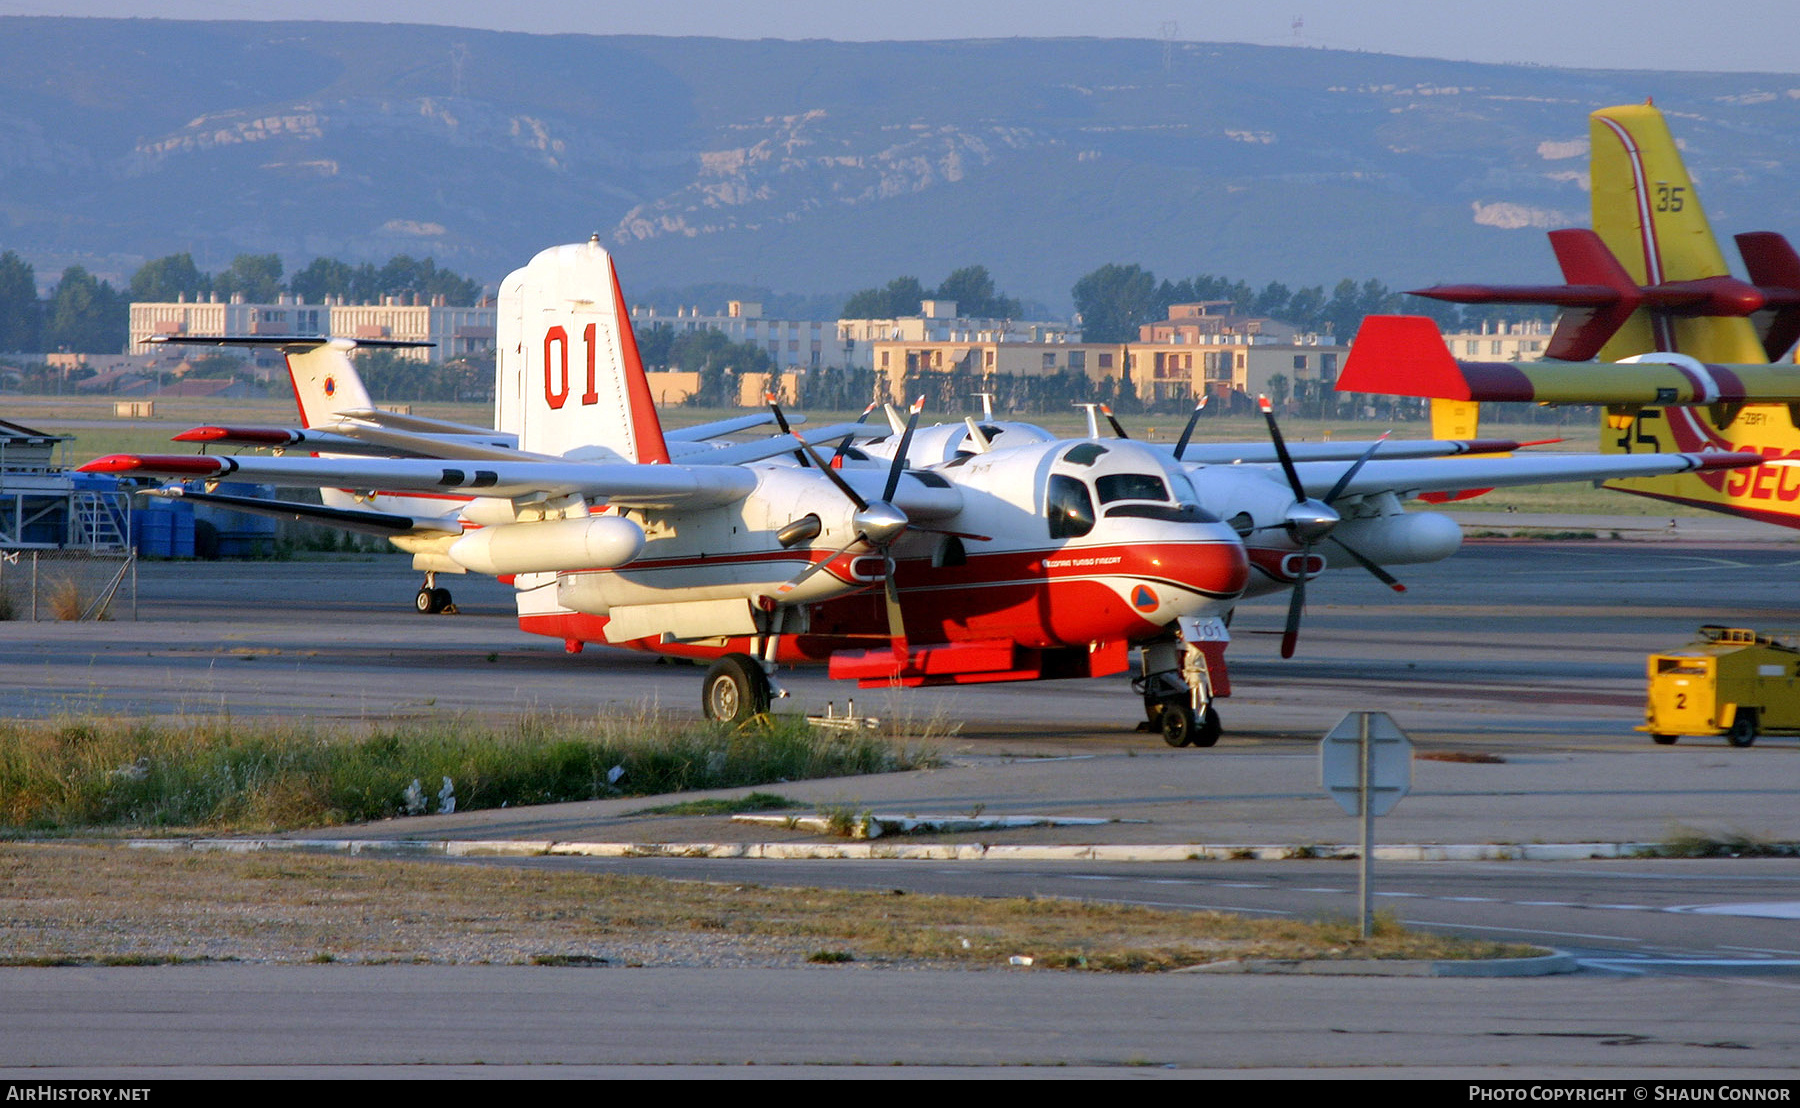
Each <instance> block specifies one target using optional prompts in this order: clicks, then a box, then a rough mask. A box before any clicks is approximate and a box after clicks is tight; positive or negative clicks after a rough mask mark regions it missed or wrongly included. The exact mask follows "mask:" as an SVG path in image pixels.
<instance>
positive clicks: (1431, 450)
mask: <svg viewBox="0 0 1800 1108" xmlns="http://www.w3.org/2000/svg"><path fill="white" fill-rule="evenodd" d="M1146 445H1148V446H1149V447H1150V448H1151V449H1153V450H1162V451H1164V452H1167V451H1169V450H1172V449H1173V447H1170V446H1168V445H1166V444H1164V443H1148V444H1146ZM1372 445H1373V440H1370V439H1365V440H1363V441H1362V442H1290V443H1288V444H1287V448H1288V455H1289V456H1290V457H1292V458H1293V459H1294V460H1295V461H1296V462H1352V461H1355V460H1356V459H1358V458H1360V457H1362V455H1363V452H1364V451H1366V450H1368V449H1369V447H1370V446H1372ZM1524 445H1525V444H1524V443H1521V442H1514V441H1512V440H1510V439H1417V440H1401V441H1395V440H1392V439H1390V440H1388V441H1387V442H1385V443H1383V444H1382V447H1381V456H1382V457H1383V458H1442V457H1446V456H1449V455H1455V454H1504V453H1507V452H1509V451H1513V450H1517V449H1519V448H1520V447H1521V446H1524ZM1280 460H1281V459H1280V458H1279V457H1278V456H1277V455H1276V453H1275V444H1274V443H1272V442H1193V443H1189V444H1188V448H1187V449H1186V450H1185V451H1183V452H1182V455H1181V462H1182V464H1183V465H1231V464H1233V463H1236V462H1244V463H1246V464H1250V463H1261V464H1269V465H1273V464H1275V463H1277V462H1279V461H1280Z"/></svg>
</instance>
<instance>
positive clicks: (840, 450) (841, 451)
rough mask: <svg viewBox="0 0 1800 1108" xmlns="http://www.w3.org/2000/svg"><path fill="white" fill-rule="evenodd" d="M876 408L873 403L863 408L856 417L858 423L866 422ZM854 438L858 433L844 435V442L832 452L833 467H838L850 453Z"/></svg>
mask: <svg viewBox="0 0 1800 1108" xmlns="http://www.w3.org/2000/svg"><path fill="white" fill-rule="evenodd" d="M874 410H875V405H874V404H873V403H871V404H870V405H869V406H868V407H866V408H864V409H863V410H862V415H859V416H857V417H856V422H858V423H864V422H866V421H867V420H868V418H869V413H870V412H872V411H874ZM854 438H856V434H855V432H852V433H850V434H848V435H845V436H844V441H843V442H840V443H838V445H837V449H836V450H835V451H833V452H832V454H831V468H833V469H836V468H837V467H838V463H840V462H842V461H843V460H844V455H845V454H848V453H849V452H850V442H851V440H852V439H854Z"/></svg>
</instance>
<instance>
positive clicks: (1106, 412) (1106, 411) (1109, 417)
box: [1100, 404, 1131, 439]
mask: <svg viewBox="0 0 1800 1108" xmlns="http://www.w3.org/2000/svg"><path fill="white" fill-rule="evenodd" d="M1100 414H1101V415H1103V416H1105V417H1106V422H1108V423H1110V424H1112V429H1113V434H1115V435H1117V436H1119V437H1120V438H1122V439H1128V438H1130V437H1131V436H1130V435H1127V434H1126V433H1125V428H1123V427H1121V426H1119V421H1118V420H1117V419H1115V418H1113V414H1112V409H1111V408H1109V407H1107V406H1106V405H1105V404H1102V405H1100Z"/></svg>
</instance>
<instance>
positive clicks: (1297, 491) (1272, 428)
mask: <svg viewBox="0 0 1800 1108" xmlns="http://www.w3.org/2000/svg"><path fill="white" fill-rule="evenodd" d="M1256 403H1257V406H1259V407H1260V408H1262V414H1263V419H1265V420H1267V421H1268V424H1269V438H1270V439H1271V440H1273V441H1274V443H1275V456H1276V457H1277V458H1280V459H1281V471H1282V472H1283V473H1285V474H1287V479H1288V488H1290V489H1292V490H1293V492H1294V499H1295V500H1297V501H1299V500H1305V499H1306V486H1305V485H1302V484H1301V483H1300V473H1299V471H1298V470H1296V469H1295V468H1294V456H1293V455H1292V454H1289V453H1288V448H1287V440H1286V439H1283V438H1282V437H1281V427H1280V426H1279V425H1278V424H1277V423H1276V422H1275V407H1274V405H1272V404H1270V403H1269V398H1268V397H1266V396H1259V397H1257V398H1256Z"/></svg>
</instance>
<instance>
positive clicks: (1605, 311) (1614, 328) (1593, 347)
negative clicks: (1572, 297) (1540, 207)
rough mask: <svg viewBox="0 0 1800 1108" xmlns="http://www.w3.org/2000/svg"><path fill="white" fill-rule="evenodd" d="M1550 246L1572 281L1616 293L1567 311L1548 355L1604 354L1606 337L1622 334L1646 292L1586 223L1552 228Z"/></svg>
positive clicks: (1575, 358)
mask: <svg viewBox="0 0 1800 1108" xmlns="http://www.w3.org/2000/svg"><path fill="white" fill-rule="evenodd" d="M1550 248H1551V249H1552V250H1555V251H1556V262H1557V264H1558V265H1560V266H1562V271H1563V280H1565V281H1567V282H1568V283H1569V284H1570V285H1588V286H1596V287H1597V288H1599V289H1607V290H1610V291H1611V293H1612V294H1613V295H1612V296H1611V297H1607V298H1606V299H1607V300H1608V301H1609V302H1608V303H1602V304H1596V305H1594V306H1592V307H1579V308H1577V307H1571V308H1565V309H1564V310H1563V313H1562V316H1561V317H1560V318H1559V319H1558V320H1557V321H1556V332H1555V333H1554V334H1552V335H1551V336H1550V345H1549V346H1548V347H1547V348H1546V349H1545V350H1544V354H1545V356H1546V357H1551V358H1560V359H1562V360H1563V361H1565V362H1585V361H1588V360H1589V359H1591V358H1592V357H1594V355H1596V354H1598V353H1600V348H1601V347H1602V346H1605V345H1606V340H1607V339H1610V338H1612V337H1613V335H1615V334H1617V333H1618V330H1619V328H1620V327H1623V326H1624V325H1625V321H1626V320H1627V319H1630V318H1631V313H1632V312H1635V311H1637V309H1638V306H1639V305H1640V304H1642V303H1643V300H1644V294H1643V293H1642V292H1641V291H1640V290H1639V289H1638V283H1637V282H1636V281H1634V280H1632V279H1631V274H1629V273H1627V272H1626V271H1625V267H1624V266H1623V265H1621V264H1620V263H1619V259H1618V258H1616V257H1614V256H1613V252H1612V251H1611V250H1609V249H1607V247H1606V243H1605V242H1603V241H1602V240H1601V238H1600V236H1599V235H1597V234H1595V233H1594V232H1592V231H1590V230H1588V229H1587V228H1585V227H1572V228H1565V229H1564V230H1561V231H1551V232H1550Z"/></svg>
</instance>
